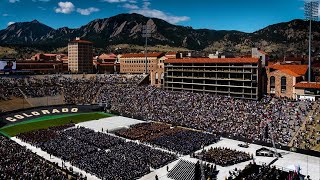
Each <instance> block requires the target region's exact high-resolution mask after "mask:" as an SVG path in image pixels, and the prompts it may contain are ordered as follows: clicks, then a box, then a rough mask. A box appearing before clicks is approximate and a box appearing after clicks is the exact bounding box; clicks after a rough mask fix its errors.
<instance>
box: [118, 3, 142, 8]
mask: <svg viewBox="0 0 320 180" xmlns="http://www.w3.org/2000/svg"><path fill="white" fill-rule="evenodd" d="M122 7H124V8H126V9H139V7H138V6H137V5H135V4H129V3H126V4H124V5H123V6H122Z"/></svg>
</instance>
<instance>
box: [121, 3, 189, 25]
mask: <svg viewBox="0 0 320 180" xmlns="http://www.w3.org/2000/svg"><path fill="white" fill-rule="evenodd" d="M150 5H151V3H150V2H149V0H143V1H142V7H141V8H135V9H131V10H130V13H137V14H142V15H144V16H148V17H153V18H159V19H163V20H165V21H168V22H169V23H172V24H177V23H179V22H182V21H188V20H190V17H188V16H174V15H171V14H169V13H166V12H163V11H161V10H158V9H151V8H150ZM123 7H124V6H123ZM128 9H130V8H128Z"/></svg>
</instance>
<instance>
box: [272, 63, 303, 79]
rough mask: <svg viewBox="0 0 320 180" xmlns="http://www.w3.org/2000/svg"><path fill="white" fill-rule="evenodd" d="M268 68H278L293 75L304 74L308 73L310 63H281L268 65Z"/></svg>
mask: <svg viewBox="0 0 320 180" xmlns="http://www.w3.org/2000/svg"><path fill="white" fill-rule="evenodd" d="M268 68H271V69H276V70H279V71H282V72H284V73H287V74H290V75H292V76H296V77H298V76H304V75H305V74H306V73H307V70H308V65H292V64H290V65H288V64H286V65H281V64H274V65H270V66H268Z"/></svg>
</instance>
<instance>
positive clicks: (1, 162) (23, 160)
mask: <svg viewBox="0 0 320 180" xmlns="http://www.w3.org/2000/svg"><path fill="white" fill-rule="evenodd" d="M0 179H35V180H42V179H48V180H49V179H50V180H51V179H52V180H55V179H61V180H62V179H68V175H67V174H66V173H65V172H63V171H61V170H59V169H57V168H56V165H55V164H50V163H48V162H47V161H46V160H44V159H42V158H40V157H39V156H37V155H36V154H34V153H33V152H31V151H30V150H28V149H26V148H25V147H23V146H20V145H19V144H17V143H15V142H13V141H11V140H10V139H8V138H6V137H3V136H0Z"/></svg>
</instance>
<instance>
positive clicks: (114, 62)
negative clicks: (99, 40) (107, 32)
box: [93, 54, 120, 74]
mask: <svg viewBox="0 0 320 180" xmlns="http://www.w3.org/2000/svg"><path fill="white" fill-rule="evenodd" d="M93 63H94V66H95V69H96V72H97V73H106V74H114V73H119V72H120V63H119V62H118V58H117V56H116V55H115V54H101V55H100V56H98V57H97V59H96V60H94V61H93Z"/></svg>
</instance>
